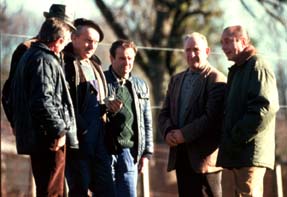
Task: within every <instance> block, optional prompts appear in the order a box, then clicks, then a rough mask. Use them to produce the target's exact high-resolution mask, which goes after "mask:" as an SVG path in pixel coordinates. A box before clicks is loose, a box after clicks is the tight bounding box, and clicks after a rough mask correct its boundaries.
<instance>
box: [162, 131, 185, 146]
mask: <svg viewBox="0 0 287 197" xmlns="http://www.w3.org/2000/svg"><path fill="white" fill-rule="evenodd" d="M165 142H166V143H167V144H168V145H169V146H171V147H174V146H177V145H178V144H182V143H184V142H185V140H184V137H183V135H182V132H181V130H180V129H173V130H170V131H169V132H168V133H167V134H166V136H165Z"/></svg>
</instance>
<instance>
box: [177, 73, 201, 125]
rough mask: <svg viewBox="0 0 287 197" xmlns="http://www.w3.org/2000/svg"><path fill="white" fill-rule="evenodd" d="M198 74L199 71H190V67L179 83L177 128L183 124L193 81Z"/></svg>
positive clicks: (196, 78) (192, 89)
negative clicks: (180, 83)
mask: <svg viewBox="0 0 287 197" xmlns="http://www.w3.org/2000/svg"><path fill="white" fill-rule="evenodd" d="M199 76H200V73H199V72H194V71H191V70H190V69H189V70H188V71H187V72H186V73H185V75H184V79H183V82H182V85H181V90H180V97H179V103H178V104H179V114H178V118H179V119H178V120H179V125H178V126H179V128H181V127H183V126H184V116H185V114H186V110H187V109H188V106H189V104H190V103H189V102H190V98H191V96H192V94H193V91H194V84H195V81H196V80H198V78H199Z"/></svg>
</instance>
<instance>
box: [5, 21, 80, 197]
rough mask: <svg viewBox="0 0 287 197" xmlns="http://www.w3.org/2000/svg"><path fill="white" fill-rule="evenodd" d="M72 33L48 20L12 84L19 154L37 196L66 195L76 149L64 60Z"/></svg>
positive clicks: (66, 26)
mask: <svg viewBox="0 0 287 197" xmlns="http://www.w3.org/2000/svg"><path fill="white" fill-rule="evenodd" d="M70 31H71V28H70V27H69V26H68V24H66V23H65V22H64V21H63V20H59V19H57V18H49V19H47V20H45V22H44V23H43V24H42V27H41V30H40V32H39V35H38V41H36V42H33V43H32V44H31V47H30V48H29V49H28V50H27V51H26V52H25V53H24V54H23V56H22V57H21V59H20V61H19V63H18V65H17V68H16V70H15V74H14V76H13V80H12V84H11V93H10V101H11V102H10V103H11V109H12V110H11V112H13V113H12V122H11V124H12V126H13V128H14V131H15V136H16V146H17V153H18V154H25V155H29V156H30V159H31V166H32V172H33V176H34V180H35V184H36V195H37V197H52V196H53V197H54V196H57V197H63V196H64V180H65V179H64V178H65V158H66V147H69V148H71V149H77V148H78V139H77V133H76V121H75V115H74V109H73V105H72V101H71V97H70V94H69V91H68V87H67V85H66V80H65V76H64V73H63V70H62V65H61V62H62V60H61V56H60V52H61V51H62V50H63V48H64V47H65V45H66V44H67V43H68V42H69V40H70V36H71V33H70ZM66 145H67V146H66Z"/></svg>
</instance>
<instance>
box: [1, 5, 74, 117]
mask: <svg viewBox="0 0 287 197" xmlns="http://www.w3.org/2000/svg"><path fill="white" fill-rule="evenodd" d="M43 15H44V17H45V19H46V20H47V19H49V18H57V19H58V20H61V21H64V22H65V23H66V24H68V25H69V27H70V28H71V30H75V26H74V25H73V20H74V14H73V12H72V10H70V9H68V7H67V6H66V5H62V4H52V5H51V7H50V10H49V12H44V13H43ZM37 40H38V35H37V36H35V37H34V38H31V39H29V40H26V41H25V42H23V43H20V44H19V45H18V47H17V48H16V49H15V51H14V52H13V55H12V59H11V67H10V73H9V77H8V79H7V80H6V82H5V83H4V86H3V90H2V104H3V108H4V111H5V113H6V116H7V118H8V120H9V121H10V122H11V121H12V119H11V118H12V117H11V109H9V95H10V90H11V82H12V79H13V77H14V74H15V70H16V67H17V64H18V62H19V60H20V58H21V57H22V56H23V54H24V53H25V52H26V51H27V49H29V48H30V47H31V44H32V43H34V42H36V41H37Z"/></svg>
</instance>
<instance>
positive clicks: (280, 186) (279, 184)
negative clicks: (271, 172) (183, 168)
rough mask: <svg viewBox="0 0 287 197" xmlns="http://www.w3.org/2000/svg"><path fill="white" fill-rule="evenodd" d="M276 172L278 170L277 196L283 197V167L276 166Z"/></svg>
mask: <svg viewBox="0 0 287 197" xmlns="http://www.w3.org/2000/svg"><path fill="white" fill-rule="evenodd" d="M275 170H276V186H277V196H278V197H283V189H282V173H281V165H280V164H276V169H275Z"/></svg>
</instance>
